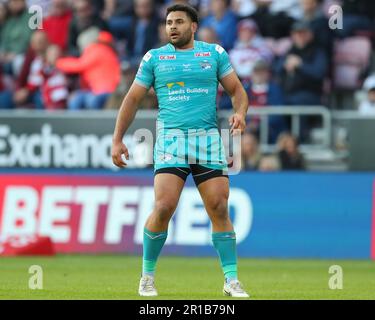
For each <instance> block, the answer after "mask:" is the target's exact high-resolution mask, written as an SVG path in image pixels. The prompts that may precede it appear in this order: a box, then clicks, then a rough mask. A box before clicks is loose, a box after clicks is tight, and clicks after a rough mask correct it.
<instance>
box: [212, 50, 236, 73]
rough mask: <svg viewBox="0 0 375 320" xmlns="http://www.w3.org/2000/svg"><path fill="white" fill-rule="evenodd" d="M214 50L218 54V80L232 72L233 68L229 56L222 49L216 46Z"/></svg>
mask: <svg viewBox="0 0 375 320" xmlns="http://www.w3.org/2000/svg"><path fill="white" fill-rule="evenodd" d="M215 50H216V51H217V52H218V69H217V75H218V78H219V79H222V78H224V77H225V76H227V75H228V74H230V73H231V72H232V71H233V67H232V64H231V63H230V60H229V55H228V53H227V52H226V51H225V49H224V48H223V47H221V46H219V45H216V47H215Z"/></svg>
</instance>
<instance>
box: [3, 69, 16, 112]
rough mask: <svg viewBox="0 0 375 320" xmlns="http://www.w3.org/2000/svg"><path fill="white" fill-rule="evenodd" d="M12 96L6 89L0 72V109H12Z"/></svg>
mask: <svg viewBox="0 0 375 320" xmlns="http://www.w3.org/2000/svg"><path fill="white" fill-rule="evenodd" d="M12 95H13V93H12V91H11V90H9V89H8V88H6V85H5V81H4V75H3V73H2V71H1V70H0V109H12V108H13V107H14V104H13V97H12Z"/></svg>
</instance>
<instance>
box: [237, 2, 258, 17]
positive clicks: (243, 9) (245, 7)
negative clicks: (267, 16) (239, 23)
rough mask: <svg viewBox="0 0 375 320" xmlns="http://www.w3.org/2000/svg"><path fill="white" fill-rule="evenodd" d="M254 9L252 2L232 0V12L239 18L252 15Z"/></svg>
mask: <svg viewBox="0 0 375 320" xmlns="http://www.w3.org/2000/svg"><path fill="white" fill-rule="evenodd" d="M255 8H256V7H255V4H254V1H252V0H232V10H233V11H234V12H235V13H236V14H237V16H238V17H239V18H244V17H246V16H249V15H250V14H252V13H254V11H255Z"/></svg>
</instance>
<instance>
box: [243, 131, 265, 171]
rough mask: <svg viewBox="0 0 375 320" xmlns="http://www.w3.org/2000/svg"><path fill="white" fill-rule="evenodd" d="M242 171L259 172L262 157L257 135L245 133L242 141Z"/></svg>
mask: <svg viewBox="0 0 375 320" xmlns="http://www.w3.org/2000/svg"><path fill="white" fill-rule="evenodd" d="M241 152H242V157H241V158H242V166H241V169H242V170H257V169H258V166H259V162H260V159H261V157H262V155H261V153H260V150H259V142H258V138H257V136H256V135H254V134H252V133H250V132H245V133H244V134H243V136H242V139H241Z"/></svg>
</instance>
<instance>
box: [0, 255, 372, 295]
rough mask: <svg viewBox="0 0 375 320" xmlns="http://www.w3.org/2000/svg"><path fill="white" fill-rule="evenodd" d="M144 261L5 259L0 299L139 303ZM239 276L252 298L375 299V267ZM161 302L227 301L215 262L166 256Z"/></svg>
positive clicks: (259, 268) (271, 266) (257, 266)
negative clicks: (336, 279)
mask: <svg viewBox="0 0 375 320" xmlns="http://www.w3.org/2000/svg"><path fill="white" fill-rule="evenodd" d="M333 264H338V265H340V266H341V267H342V268H343V272H344V276H343V285H344V288H343V289H342V290H330V289H329V288H328V279H329V277H330V276H331V275H330V274H329V273H328V269H329V267H330V266H331V265H333ZM31 265H40V266H41V267H42V268H43V290H30V289H29V288H28V282H29V277H30V276H31V274H29V273H28V269H29V267H30V266H31ZM140 270H141V258H140V257H132V256H106V255H101V256H88V255H85V256H80V255H58V256H56V257H53V258H40V257H35V258H34V257H33V258H31V257H28V258H24V257H22V258H0V299H132V300H133V299H140V297H138V295H137V289H138V281H139V274H140ZM239 276H240V280H241V282H242V283H243V284H244V286H245V288H246V289H247V290H248V291H249V293H250V294H251V296H252V299H375V263H374V262H371V261H347V260H336V261H328V260H266V259H240V260H239ZM156 285H157V289H158V292H159V297H158V299H209V300H218V299H228V298H226V297H223V296H222V292H221V290H222V285H223V278H222V273H221V269H220V267H219V263H218V261H217V260H216V259H213V258H183V257H165V256H163V257H161V259H160V260H159V263H158V269H157V277H156Z"/></svg>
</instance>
